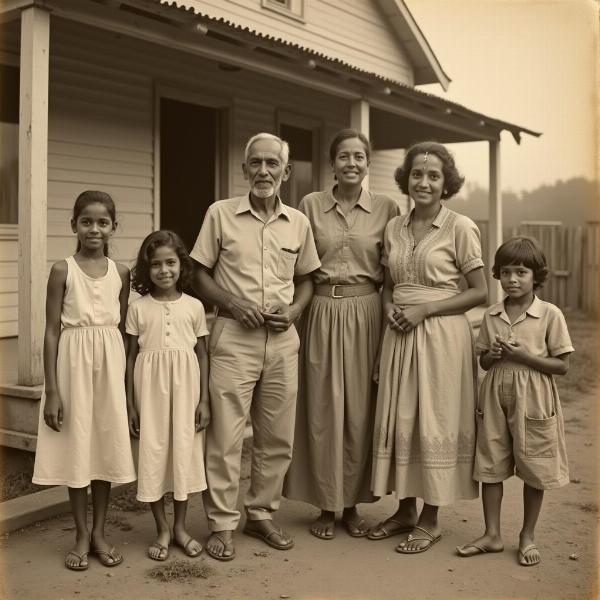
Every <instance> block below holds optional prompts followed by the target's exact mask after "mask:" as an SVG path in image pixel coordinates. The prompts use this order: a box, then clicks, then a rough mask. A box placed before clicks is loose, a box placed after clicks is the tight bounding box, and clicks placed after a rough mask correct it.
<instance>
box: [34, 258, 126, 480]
mask: <svg viewBox="0 0 600 600" xmlns="http://www.w3.org/2000/svg"><path fill="white" fill-rule="evenodd" d="M66 262H67V279H66V283H65V293H64V298H63V306H62V312H61V319H60V320H61V326H62V330H61V334H60V338H59V341H58V355H57V361H56V381H57V386H58V393H59V395H60V399H61V401H62V404H63V424H62V429H61V431H60V432H56V431H54V430H52V429H51V428H50V427H48V426H47V425H46V423H45V422H44V408H43V406H44V402H45V397H43V398H42V406H41V408H40V420H39V429H38V439H37V448H36V455H35V467H34V471H33V478H32V481H33V482H34V483H37V484H40V485H66V486H69V487H73V488H80V487H85V486H87V485H89V483H90V481H92V480H93V479H99V480H103V481H110V482H112V483H126V482H129V481H134V480H135V469H134V465H133V458H132V454H131V444H130V440H129V430H128V426H127V402H126V397H125V349H124V346H123V337H122V335H121V332H120V331H119V329H118V326H119V321H120V318H121V309H120V303H119V294H120V292H121V287H122V282H121V277H120V275H119V272H118V270H117V266H116V265H115V263H114V262H113V261H112V260H111V259H110V258H107V264H108V267H107V271H106V275H104V276H103V277H97V278H93V277H89V276H88V275H86V274H85V273H84V272H83V271H82V270H81V268H80V267H79V266H78V265H77V262H76V261H75V258H74V257H72V256H70V257H68V258H67V259H66Z"/></svg>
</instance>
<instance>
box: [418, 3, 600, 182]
mask: <svg viewBox="0 0 600 600" xmlns="http://www.w3.org/2000/svg"><path fill="white" fill-rule="evenodd" d="M406 4H407V5H408V7H409V9H410V10H411V12H412V14H413V16H414V17H415V19H416V21H417V23H418V24H419V27H420V28H421V30H422V31H423V33H424V34H425V36H426V37H427V39H428V41H429V43H430V45H431V47H432V48H433V51H434V52H435V54H436V56H437V57H438V60H439V61H440V63H441V65H442V67H443V68H444V70H445V72H446V73H447V74H448V75H449V76H450V78H451V79H452V82H451V83H450V87H449V90H448V92H444V91H443V90H442V88H441V86H439V85H426V86H419V89H421V90H423V91H427V92H431V93H434V94H436V95H438V96H442V97H446V98H448V99H449V100H452V101H455V102H458V103H460V104H463V105H465V106H467V107H468V108H471V109H473V110H476V111H478V112H482V113H485V114H488V115H489V116H491V117H496V118H499V119H502V120H505V121H508V122H511V123H516V124H518V125H521V126H523V127H526V128H527V129H532V130H534V131H541V132H542V133H543V135H542V136H541V137H540V138H535V137H531V136H528V135H524V136H523V138H522V141H521V144H520V145H517V144H516V143H515V142H514V140H513V138H512V136H511V135H510V134H509V133H507V132H504V133H503V134H502V144H501V183H502V187H503V188H504V189H511V190H514V191H519V190H521V189H531V188H534V187H537V186H538V185H540V184H541V183H553V182H554V181H556V180H557V179H567V178H569V177H575V176H585V177H588V178H590V179H591V178H595V177H596V174H597V170H598V161H597V158H596V152H597V138H598V133H597V129H596V128H595V123H596V122H597V116H598V109H597V103H598V99H597V97H596V96H595V94H596V90H597V86H598V80H597V77H596V75H597V66H598V65H597V54H598V45H597V43H598V14H599V4H598V2H596V1H594V0H406ZM487 148H488V145H487V143H470V144H453V145H452V146H451V149H452V150H453V151H454V153H455V156H456V159H457V162H458V163H459V166H460V167H461V169H462V171H463V172H464V174H465V175H466V177H467V180H468V181H477V182H478V183H480V184H482V185H485V186H486V187H487V181H488V149H487Z"/></svg>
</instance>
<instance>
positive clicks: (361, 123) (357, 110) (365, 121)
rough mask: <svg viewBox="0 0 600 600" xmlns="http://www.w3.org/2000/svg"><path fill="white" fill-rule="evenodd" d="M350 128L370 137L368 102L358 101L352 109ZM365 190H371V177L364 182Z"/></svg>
mask: <svg viewBox="0 0 600 600" xmlns="http://www.w3.org/2000/svg"><path fill="white" fill-rule="evenodd" d="M350 127H352V129H357V130H358V131H360V132H361V133H363V134H364V135H365V136H366V137H367V138H368V137H369V103H368V102H367V101H366V100H356V101H355V102H353V103H352V106H351V108H350ZM362 186H363V188H364V189H365V190H368V189H369V176H368V175H367V176H366V177H365V178H364V179H363V182H362Z"/></svg>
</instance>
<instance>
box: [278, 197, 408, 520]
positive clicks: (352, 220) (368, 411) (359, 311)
mask: <svg viewBox="0 0 600 600" xmlns="http://www.w3.org/2000/svg"><path fill="white" fill-rule="evenodd" d="M299 209H300V210H301V211H302V212H304V214H306V216H307V217H308V219H309V221H310V223H311V227H312V230H313V234H314V236H315V243H316V246H317V252H318V254H319V259H320V260H321V267H320V268H319V269H317V270H316V271H315V272H314V274H313V278H314V282H315V286H316V287H315V291H318V288H319V286H322V285H323V284H329V285H331V284H338V285H342V286H345V285H359V286H360V285H362V284H367V285H366V288H367V290H368V288H369V284H370V285H371V290H370V291H368V293H366V294H365V295H360V296H354V297H346V298H334V297H330V296H329V297H328V296H324V295H319V294H318V293H316V294H315V295H314V296H313V298H312V301H311V303H310V305H309V307H308V309H307V311H306V313H305V315H304V316H303V321H302V327H301V334H300V340H301V341H300V354H299V390H298V401H297V405H296V426H295V435H294V450H293V454H292V462H291V465H290V468H289V471H288V473H287V476H286V480H285V485H284V495H285V496H286V497H288V498H292V499H295V500H302V501H304V502H309V503H311V504H313V505H314V506H317V507H319V508H321V509H322V510H330V511H336V510H342V509H343V508H344V507H348V506H354V505H355V504H357V503H358V502H372V501H373V500H374V498H373V494H372V492H371V489H370V488H371V485H370V484H371V463H372V456H373V454H372V446H373V419H374V415H375V398H376V394H377V391H376V386H375V384H374V383H373V381H372V372H373V364H374V361H375V357H376V356H377V350H378V348H379V341H380V334H381V323H382V319H381V297H380V295H379V287H380V285H381V283H382V282H383V268H382V266H381V255H382V248H383V232H384V230H385V226H386V225H387V223H388V222H389V221H390V219H392V218H393V217H396V216H397V215H398V214H399V208H398V204H397V203H396V201H395V200H393V199H392V198H389V197H387V196H382V195H378V194H373V193H370V192H368V191H366V190H363V191H362V192H361V195H360V197H359V199H358V202H357V203H356V205H355V206H354V207H353V208H352V209H351V210H350V211H349V212H348V214H346V215H344V213H343V212H342V210H341V208H340V207H339V204H338V203H337V201H336V199H335V197H334V195H333V190H326V191H321V192H314V193H312V194H309V195H308V196H306V197H305V198H304V199H303V200H302V202H301V204H300V207H299ZM326 289H327V288H326ZM334 291H335V288H334Z"/></svg>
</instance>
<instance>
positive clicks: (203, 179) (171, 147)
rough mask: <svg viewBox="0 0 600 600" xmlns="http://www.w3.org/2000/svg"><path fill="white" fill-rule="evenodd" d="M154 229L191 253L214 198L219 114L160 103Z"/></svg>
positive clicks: (176, 103)
mask: <svg viewBox="0 0 600 600" xmlns="http://www.w3.org/2000/svg"><path fill="white" fill-rule="evenodd" d="M159 110H160V113H159V118H160V227H161V229H171V230H172V231H175V232H176V233H177V234H179V236H181V239H182V240H183V242H184V244H185V246H186V248H187V249H188V251H190V250H191V249H192V247H193V246H194V243H195V242H196V238H197V237H198V232H199V231H200V226H201V225H202V221H203V220H204V215H205V214H206V211H207V209H208V207H209V206H210V205H211V204H212V203H213V202H214V201H215V200H218V198H219V196H218V194H219V189H218V187H219V185H218V183H219V174H218V172H217V168H218V164H219V160H218V158H219V131H220V119H221V118H222V117H221V111H220V109H218V108H213V107H209V106H200V105H198V104H191V103H189V102H183V101H181V100H175V99H172V98H165V97H161V98H160V107H159Z"/></svg>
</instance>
